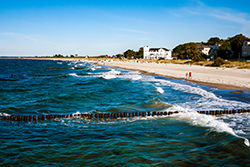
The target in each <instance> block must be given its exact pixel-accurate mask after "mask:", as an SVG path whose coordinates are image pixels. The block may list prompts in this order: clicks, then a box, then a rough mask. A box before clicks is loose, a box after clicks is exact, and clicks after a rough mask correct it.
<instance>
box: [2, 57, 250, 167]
mask: <svg viewBox="0 0 250 167" xmlns="http://www.w3.org/2000/svg"><path fill="white" fill-rule="evenodd" d="M230 92H231V91H228V90H221V89H216V88H212V87H208V86H203V85H198V84H194V83H189V82H186V81H183V80H176V79H169V78H165V77H160V76H151V75H143V74H140V73H139V72H136V71H128V70H122V69H116V68H111V67H107V66H97V65H96V64H93V63H83V62H77V61H49V60H19V59H8V60H7V59H0V114H1V115H28V114H29V115H42V114H59V113H60V114H73V113H85V112H89V113H96V112H135V111H138V112H147V111H172V110H173V111H175V110H178V111H180V112H181V113H179V114H176V115H172V116H167V117H161V118H155V117H154V118H152V117H147V118H133V119H118V120H100V121H94V120H85V119H81V118H77V117H75V118H70V119H66V118H65V119H56V120H53V121H43V122H36V123H34V122H5V121H2V120H0V126H1V128H0V141H1V143H2V144H1V145H0V164H1V166H28V165H29V166H30V165H32V166H52V165H53V166H54V165H55V166H191V165H196V166H198V165H199V166H211V165H213V166H222V165H223V166H240V165H241V166H247V165H248V164H249V162H250V161H249V157H250V148H249V141H248V140H249V139H250V129H249V122H250V121H249V120H250V114H249V113H244V114H236V115H224V116H209V115H200V114H198V113H196V111H197V110H215V109H216V110H218V109H249V108H250V105H249V102H250V92H249V91H244V92H243V93H242V94H231V93H230Z"/></svg>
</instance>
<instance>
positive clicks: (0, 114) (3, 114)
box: [0, 113, 10, 117]
mask: <svg viewBox="0 0 250 167" xmlns="http://www.w3.org/2000/svg"><path fill="white" fill-rule="evenodd" d="M0 116H2V117H3V116H10V114H7V113H0Z"/></svg>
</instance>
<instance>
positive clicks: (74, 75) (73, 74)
mask: <svg viewBox="0 0 250 167" xmlns="http://www.w3.org/2000/svg"><path fill="white" fill-rule="evenodd" d="M69 75H70V76H73V77H79V76H78V75H77V74H76V73H70V74H69Z"/></svg>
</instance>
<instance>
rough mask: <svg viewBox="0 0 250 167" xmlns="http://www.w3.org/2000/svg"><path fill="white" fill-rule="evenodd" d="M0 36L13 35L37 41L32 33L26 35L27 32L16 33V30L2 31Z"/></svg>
mask: <svg viewBox="0 0 250 167" xmlns="http://www.w3.org/2000/svg"><path fill="white" fill-rule="evenodd" d="M0 36H6V37H13V38H21V39H26V40H29V41H36V38H34V37H33V36H31V35H26V34H21V33H14V32H4V33H0Z"/></svg>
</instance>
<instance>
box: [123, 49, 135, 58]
mask: <svg viewBox="0 0 250 167" xmlns="http://www.w3.org/2000/svg"><path fill="white" fill-rule="evenodd" d="M123 55H124V57H125V58H127V59H134V58H135V57H136V55H137V53H136V52H135V51H133V50H130V49H128V50H127V51H126V52H124V54H123Z"/></svg>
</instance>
